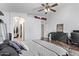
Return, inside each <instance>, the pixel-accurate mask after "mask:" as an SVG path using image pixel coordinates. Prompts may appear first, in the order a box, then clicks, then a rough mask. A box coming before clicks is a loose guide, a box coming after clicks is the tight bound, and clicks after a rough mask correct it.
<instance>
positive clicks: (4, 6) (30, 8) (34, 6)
mask: <svg viewBox="0 0 79 59" xmlns="http://www.w3.org/2000/svg"><path fill="white" fill-rule="evenodd" d="M50 4H53V3H50ZM69 5H71V6H73V5H76V6H79V4H73V3H71V4H68V3H58V6H57V7H55V9H56V10H57V12H59V11H60V10H61V9H62V8H65V7H66V6H69ZM39 9H41V3H0V10H5V11H9V12H20V13H27V14H33V15H45V13H44V11H42V12H38V11H37V10H39ZM57 12H55V13H57ZM55 13H53V12H51V13H48V14H47V15H49V16H50V15H51V14H55Z"/></svg>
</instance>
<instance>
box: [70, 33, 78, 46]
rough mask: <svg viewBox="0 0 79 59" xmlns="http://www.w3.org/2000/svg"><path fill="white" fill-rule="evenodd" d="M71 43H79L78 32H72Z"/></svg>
mask: <svg viewBox="0 0 79 59" xmlns="http://www.w3.org/2000/svg"><path fill="white" fill-rule="evenodd" d="M71 43H72V44H78V45H79V33H78V32H72V33H71Z"/></svg>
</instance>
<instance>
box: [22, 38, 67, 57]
mask: <svg viewBox="0 0 79 59" xmlns="http://www.w3.org/2000/svg"><path fill="white" fill-rule="evenodd" d="M24 43H25V45H27V46H28V49H29V50H27V51H22V55H23V56H62V55H66V54H68V52H67V51H66V50H65V49H63V48H61V47H59V46H56V45H54V44H51V43H49V42H46V41H42V40H29V41H26V42H24Z"/></svg>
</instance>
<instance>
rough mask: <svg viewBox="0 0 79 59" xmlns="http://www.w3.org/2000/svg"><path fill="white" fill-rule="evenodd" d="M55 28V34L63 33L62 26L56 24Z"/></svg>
mask: <svg viewBox="0 0 79 59" xmlns="http://www.w3.org/2000/svg"><path fill="white" fill-rule="evenodd" d="M56 27H57V28H56V31H57V32H63V27H64V24H57V26H56Z"/></svg>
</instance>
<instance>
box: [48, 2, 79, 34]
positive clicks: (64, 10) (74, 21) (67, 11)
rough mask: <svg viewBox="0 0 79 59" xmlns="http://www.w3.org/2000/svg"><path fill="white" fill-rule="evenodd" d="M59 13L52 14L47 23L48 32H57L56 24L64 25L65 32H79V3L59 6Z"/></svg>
mask: <svg viewBox="0 0 79 59" xmlns="http://www.w3.org/2000/svg"><path fill="white" fill-rule="evenodd" d="M56 10H57V12H56V13H52V14H51V15H50V17H49V20H48V21H47V25H48V32H54V31H56V24H61V23H62V24H64V32H68V33H70V32H72V30H79V3H78V4H77V3H70V4H68V3H64V4H59V5H58V6H57V8H56Z"/></svg>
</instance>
